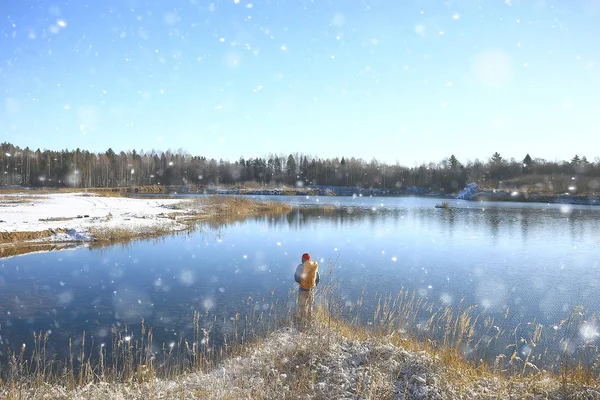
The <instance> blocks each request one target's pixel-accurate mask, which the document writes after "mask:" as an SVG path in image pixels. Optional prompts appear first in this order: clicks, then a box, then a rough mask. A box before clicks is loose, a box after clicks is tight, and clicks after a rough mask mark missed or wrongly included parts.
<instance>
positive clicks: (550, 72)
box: [0, 0, 600, 166]
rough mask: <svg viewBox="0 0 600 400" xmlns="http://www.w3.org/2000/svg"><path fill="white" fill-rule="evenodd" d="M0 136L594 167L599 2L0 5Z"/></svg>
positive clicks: (599, 90)
mask: <svg viewBox="0 0 600 400" xmlns="http://www.w3.org/2000/svg"><path fill="white" fill-rule="evenodd" d="M0 93H1V96H0V100H1V101H2V102H1V103H0V141H9V142H12V143H14V144H17V145H19V146H22V147H25V146H29V147H31V148H34V149H35V148H38V147H39V148H42V149H44V148H48V149H54V150H59V149H63V148H69V149H73V148H76V147H80V148H82V149H88V150H91V151H105V150H106V149H107V148H108V147H112V148H113V149H115V150H124V149H134V148H135V149H137V150H140V149H143V150H151V149H156V150H167V149H169V148H170V149H172V150H176V149H179V148H184V149H185V150H187V151H188V152H189V153H191V154H194V155H204V156H207V157H215V158H217V159H218V158H226V159H229V160H236V159H238V158H239V157H240V156H244V157H246V158H247V157H256V156H265V155H267V154H268V153H277V154H279V153H281V154H288V153H291V152H301V153H305V154H310V155H315V156H319V157H335V156H339V157H341V156H346V157H352V156H353V157H361V158H364V159H367V160H368V159H371V158H372V157H375V158H377V159H379V160H381V161H386V162H396V161H399V162H400V163H401V164H404V165H409V166H410V165H414V163H416V162H418V163H420V162H422V161H426V162H429V161H439V160H440V159H442V158H443V157H447V156H449V155H450V154H452V153H453V154H455V155H456V156H457V157H458V158H459V160H461V161H466V160H468V159H475V158H480V159H487V158H488V157H489V156H490V155H491V154H492V153H493V152H494V151H499V152H500V153H501V154H502V155H504V156H505V157H508V158H510V157H515V158H518V159H522V158H523V157H524V155H525V154H526V153H530V154H531V155H532V157H543V158H547V159H550V160H554V159H567V158H568V159H570V158H571V157H572V156H573V155H574V154H575V153H578V154H579V155H580V156H581V155H586V156H587V157H588V158H589V159H590V160H591V159H593V158H594V157H596V156H600V0H568V1H567V0H560V1H559V0H555V1H552V0H486V1H483V0H481V1H477V0H449V1H445V2H444V1H440V0H436V1H433V0H431V1H419V0H329V1H326V0H313V1H308V0H279V1H275V0H266V1H264V0H257V1H252V0H214V1H210V0H209V1H205V0H186V1H181V0H173V1H166V0H165V1H162V0H148V1H139V0H81V1H79V0H78V1H75V0H71V1H59V0H56V1H45V0H39V1H30V0H2V1H1V2H0Z"/></svg>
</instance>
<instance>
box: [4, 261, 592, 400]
mask: <svg viewBox="0 0 600 400" xmlns="http://www.w3.org/2000/svg"><path fill="white" fill-rule="evenodd" d="M334 264H335V263H329V264H328V265H329V269H328V270H327V271H322V273H323V275H324V276H323V277H322V279H323V281H325V283H324V284H323V287H321V288H320V289H319V290H318V293H317V299H318V301H317V305H318V307H317V309H316V312H315V313H314V317H313V320H312V322H311V323H310V324H309V326H308V327H307V326H306V325H304V324H301V325H298V324H297V323H296V321H295V320H294V318H291V317H290V316H292V315H293V310H292V309H291V307H292V306H290V305H289V304H290V303H289V302H287V303H286V304H288V305H287V306H283V307H279V308H278V307H277V304H276V303H277V302H276V301H274V300H273V299H272V300H271V307H270V308H269V309H268V310H267V311H257V312H251V313H248V314H247V315H246V316H245V317H241V316H240V314H236V317H235V320H234V321H233V327H232V330H231V333H229V334H228V335H226V337H224V342H223V345H221V346H219V347H217V346H215V345H214V341H213V340H212V337H211V332H212V330H213V328H215V327H216V326H217V324H218V321H217V320H216V319H211V318H206V315H205V314H199V313H197V312H196V313H194V316H193V321H192V325H193V326H194V333H193V335H192V337H190V338H187V339H186V338H181V339H180V340H179V342H178V343H176V344H174V345H173V346H168V345H166V344H162V346H160V347H161V350H160V351H158V352H156V351H153V350H152V344H153V335H152V330H151V329H147V328H146V327H145V326H144V323H143V321H142V326H141V328H140V329H139V330H130V329H129V328H125V329H124V330H119V329H116V328H113V331H112V340H111V344H110V346H107V347H106V348H105V350H103V351H100V352H99V354H90V353H86V352H85V346H84V345H82V346H80V348H77V349H76V348H72V349H71V351H70V354H71V355H70V356H69V358H68V359H67V360H62V361H61V360H55V359H54V358H53V357H52V356H51V355H48V354H46V346H45V343H46V340H47V335H45V334H43V333H42V332H40V333H38V334H37V336H36V340H35V343H36V344H35V346H34V347H35V349H34V352H33V355H32V356H31V357H29V358H27V359H26V358H25V356H24V354H23V352H21V353H15V354H11V355H10V356H9V363H8V365H3V366H2V370H1V371H0V372H1V374H0V376H1V377H2V378H1V380H0V396H4V397H3V398H8V399H17V398H18V399H20V398H65V399H76V398H86V399H123V398H144V399H170V398H182V399H193V398H211V399H212V398H215V399H242V398H244V399H245V398H252V399H273V398H280V399H298V398H312V399H338V398H357V399H358V398H360V399H421V398H423V399H429V398H432V399H438V398H439V399H488V398H502V399H504V398H507V399H522V398H530V399H535V398H540V399H597V398H600V379H599V376H598V370H597V365H598V352H597V350H596V349H595V348H594V349H592V348H591V347H590V346H587V345H583V346H581V348H580V349H578V350H577V351H574V350H573V349H571V351H570V352H563V353H562V358H561V360H560V363H558V364H554V365H549V364H545V363H546V362H547V361H548V360H547V359H546V358H545V357H543V355H544V354H545V353H546V352H547V350H548V347H547V346H548V343H547V342H544V334H545V333H544V332H543V330H542V329H541V328H540V327H539V325H537V324H528V326H530V328H526V329H523V330H520V328H519V327H517V328H515V329H514V330H511V331H505V330H502V329H501V328H497V327H496V325H495V324H494V321H493V319H490V318H483V317H481V314H479V313H477V312H476V307H466V306H464V307H463V306H462V305H461V304H459V305H457V306H456V307H454V308H453V307H449V306H445V305H442V304H436V303H430V302H427V301H426V300H424V299H423V298H421V297H420V296H418V295H417V294H416V293H415V292H411V291H405V290H401V291H400V292H399V293H398V294H396V295H386V296H381V297H378V298H375V299H373V300H374V301H375V304H377V306H376V307H375V309H374V312H373V314H372V315H370V316H369V317H368V318H367V319H365V320H364V321H362V320H361V318H364V313H363V312H362V311H363V299H362V297H361V298H360V299H358V301H357V302H356V303H355V304H353V306H352V307H351V309H350V310H348V309H347V308H348V307H347V306H346V305H345V304H344V303H342V302H341V300H340V299H339V297H338V293H339V291H338V289H337V286H336V284H335V283H334V281H333V280H332V275H333V265H334ZM325 275H328V276H325ZM290 294H291V295H294V294H295V292H291V293H290ZM272 295H273V293H272ZM267 301H268V300H267ZM276 310H279V311H276ZM424 313H427V315H429V318H428V319H427V320H424ZM507 314H508V312H507ZM210 321H212V322H210ZM418 321H421V322H419V323H417V322H418ZM207 322H210V323H208V324H207ZM590 322H591V323H594V322H595V321H594V320H593V319H592V318H586V317H585V315H584V313H583V310H582V309H581V308H576V309H575V310H573V313H571V315H570V316H569V317H568V318H567V319H565V320H564V321H561V323H560V324H559V326H558V329H552V331H553V332H554V334H553V336H552V337H551V338H548V339H549V340H550V339H551V340H554V343H559V344H565V343H570V342H572V341H573V340H574V339H575V337H576V336H577V334H578V332H580V329H581V327H582V326H583V324H586V323H590ZM282 327H283V329H282ZM486 328H489V329H488V330H486ZM528 329H531V331H529V330H528ZM490 332H495V336H490V335H489V333H490ZM502 337H504V338H508V339H509V340H513V341H514V342H515V344H514V345H511V346H508V347H507V350H508V351H509V355H510V356H509V357H507V358H505V357H502V356H496V357H494V356H495V354H491V356H492V359H493V360H494V362H493V363H491V364H490V363H488V362H487V361H486V360H487V359H489V357H486V355H485V354H486V352H492V351H493V350H492V349H493V344H494V342H498V343H502V340H501V338H502ZM261 338H263V339H261ZM86 340H87V339H86V336H85V333H84V334H83V335H82V340H81V342H83V343H85V342H86ZM523 341H524V343H525V344H527V345H528V346H530V347H531V348H532V349H536V351H535V352H534V351H532V352H530V353H528V354H527V355H526V356H524V355H523V353H522V352H520V351H517V350H516V347H517V346H516V344H518V343H523ZM544 347H546V350H544ZM579 350H581V352H580V351H579ZM488 356H489V354H488ZM583 356H586V358H584V357H583Z"/></svg>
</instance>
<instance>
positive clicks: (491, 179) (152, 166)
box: [0, 143, 600, 193]
mask: <svg viewBox="0 0 600 400" xmlns="http://www.w3.org/2000/svg"><path fill="white" fill-rule="evenodd" d="M1 147H2V152H1V153H0V170H1V171H2V173H1V174H0V185H1V186H16V185H20V186H29V187H80V188H88V187H122V186H143V185H164V186H181V185H198V186H199V187H207V186H212V185H239V184H242V185H243V184H250V183H252V184H255V185H256V184H258V185H260V186H263V185H264V186H267V185H282V184H284V185H290V186H311V185H327V186H358V187H364V188H377V189H400V190H402V189H405V188H407V187H419V188H424V189H427V190H431V191H441V192H445V193H453V192H456V191H458V190H461V189H462V188H463V187H464V186H465V185H466V184H467V183H470V182H475V183H477V184H479V185H480V186H482V187H488V188H497V187H501V186H503V185H504V186H506V187H508V186H511V185H513V186H514V185H516V186H519V185H523V184H526V185H537V186H538V187H539V188H540V189H543V190H544V191H551V192H555V193H561V192H565V191H570V192H571V193H573V192H595V191H596V190H597V189H598V186H599V182H600V180H599V179H598V178H600V160H599V159H598V158H596V160H595V161H594V162H590V161H588V160H587V158H586V157H579V156H578V155H575V156H574V157H573V158H572V159H571V160H569V161H561V162H557V161H548V160H544V159H541V158H532V157H531V156H530V155H529V154H527V155H525V156H524V158H523V159H522V160H515V159H514V158H511V159H509V160H508V159H505V158H503V157H502V156H501V155H500V154H499V153H497V152H496V153H494V154H493V155H492V156H491V157H490V158H489V159H488V160H485V161H480V160H478V159H475V160H474V161H468V162H467V163H464V164H463V163H461V162H460V161H459V160H458V159H457V158H456V157H455V156H454V155H450V156H449V157H448V158H445V159H443V160H441V161H439V162H437V163H433V162H431V163H429V164H422V165H420V166H417V167H406V166H403V165H400V164H398V163H397V164H386V163H382V162H379V161H377V160H375V159H373V160H371V161H365V160H363V159H360V158H354V157H352V158H345V157H341V158H328V159H324V158H318V157H312V156H309V155H304V154H289V155H287V156H283V155H274V154H272V155H269V156H267V157H264V158H263V157H257V158H249V159H244V158H240V159H239V160H237V161H234V162H231V161H228V160H216V159H214V158H211V159H208V158H206V157H202V156H192V155H190V154H189V153H187V152H185V151H183V150H178V151H175V152H172V151H165V152H156V151H154V150H153V151H151V152H144V151H140V152H139V153H138V152H137V151H136V150H133V151H127V152H124V151H121V152H119V153H116V152H114V151H113V150H112V149H110V148H109V149H108V150H107V151H106V152H104V153H92V152H89V151H86V150H80V149H76V150H62V151H51V150H40V149H37V150H35V151H33V150H30V149H29V148H25V149H21V148H19V147H18V146H14V145H12V144H10V143H2V144H1ZM540 185H541V186H544V187H543V188H541V187H540Z"/></svg>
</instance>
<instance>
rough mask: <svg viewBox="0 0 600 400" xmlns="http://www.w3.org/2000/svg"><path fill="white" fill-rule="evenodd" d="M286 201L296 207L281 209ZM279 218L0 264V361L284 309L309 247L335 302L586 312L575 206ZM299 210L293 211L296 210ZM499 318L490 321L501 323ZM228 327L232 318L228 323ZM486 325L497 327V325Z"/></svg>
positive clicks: (594, 213)
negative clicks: (43, 336)
mask: <svg viewBox="0 0 600 400" xmlns="http://www.w3.org/2000/svg"><path fill="white" fill-rule="evenodd" d="M294 201H297V199H294ZM310 201H312V199H309V200H308V201H307V204H305V205H307V206H310V207H309V208H306V209H301V208H298V207H297V208H295V209H294V211H292V212H291V213H289V214H287V215H269V216H260V217H252V218H250V219H246V220H227V221H221V222H220V223H212V224H201V225H199V227H198V229H197V230H195V231H190V232H185V233H181V234H178V235H174V236H168V237H163V238H160V239H153V240H151V241H137V242H133V243H129V244H127V245H119V246H111V247H105V248H100V249H83V250H72V251H67V252H51V253H45V254H31V255H27V256H22V257H16V258H11V259H6V260H2V261H1V264H0V325H1V328H0V336H1V338H0V355H2V354H4V355H5V354H6V349H7V348H13V349H17V348H19V346H20V343H22V342H24V341H25V342H27V341H31V338H32V333H33V332H34V331H40V330H42V331H46V330H49V331H51V332H52V334H51V335H50V343H51V344H52V346H53V348H54V349H55V350H56V351H58V352H59V355H60V354H65V353H64V352H65V351H66V350H65V349H66V345H67V343H68V338H69V337H75V336H78V335H79V334H80V333H81V332H82V331H84V330H85V331H87V332H88V333H89V334H91V335H93V337H94V343H95V345H99V344H100V343H102V342H105V341H107V340H109V336H110V332H111V329H112V327H113V325H114V326H116V327H118V328H123V327H124V326H125V325H129V326H130V327H131V329H134V330H135V329H139V326H140V323H141V319H142V318H144V319H145V323H146V325H147V326H152V327H153V329H154V332H155V339H156V342H157V343H162V342H165V343H169V342H172V341H177V340H179V338H181V337H182V336H186V337H187V336H189V335H191V334H193V323H192V322H193V315H194V311H198V312H200V314H201V316H202V318H201V320H200V324H201V326H202V327H205V328H206V329H209V328H211V329H212V331H211V332H213V335H216V336H217V337H218V336H219V335H222V334H225V333H228V332H229V333H230V332H233V331H234V330H235V329H234V328H235V326H236V324H237V322H235V321H239V319H240V318H242V319H243V318H244V316H245V315H249V314H250V313H254V314H255V315H256V314H257V313H271V312H273V309H274V307H276V308H278V309H281V310H285V309H288V308H289V306H290V303H293V301H294V297H293V296H291V297H290V296H289V291H290V290H293V288H294V282H293V271H294V268H295V266H296V264H297V260H298V256H299V254H302V253H303V252H305V251H310V253H311V254H313V255H315V256H316V258H317V259H319V260H322V263H321V264H322V265H323V266H325V265H327V260H334V259H336V258H337V257H339V260H338V262H337V264H336V265H335V266H334V269H333V272H332V276H333V279H334V281H335V282H336V284H337V288H338V292H337V295H338V296H339V298H340V301H342V304H345V305H353V304H357V302H358V299H359V298H361V297H362V298H364V306H363V310H362V311H363V312H364V313H365V315H367V316H368V315H369V314H370V315H373V314H372V313H373V310H374V309H375V308H376V306H377V303H376V302H375V300H374V299H375V298H376V294H385V293H392V294H395V293H398V292H399V291H400V289H401V288H406V289H407V290H411V291H414V293H416V295H417V296H418V297H419V298H421V299H423V301H425V302H429V303H432V302H437V303H441V304H443V305H444V306H452V307H457V306H458V305H459V304H461V301H462V304H463V305H465V306H468V305H474V304H478V305H479V308H478V312H481V313H482V314H484V315H486V316H491V317H494V318H497V320H498V321H502V323H504V324H506V325H507V326H508V325H512V326H516V325H518V324H519V323H522V322H524V321H525V322H528V321H532V320H534V319H535V320H536V321H539V323H541V324H544V325H549V324H554V323H557V322H558V321H560V320H561V319H563V318H565V315H568V313H569V311H570V310H571V309H572V308H573V307H574V306H575V305H579V304H581V305H584V306H585V307H586V309H588V310H592V311H594V310H598V309H600V304H598V302H599V299H598V298H597V296H595V295H594V293H597V291H598V290H600V269H599V268H598V267H599V264H598V263H599V261H598V258H597V250H596V249H597V245H598V237H597V235H596V234H595V229H596V228H597V226H599V225H598V223H599V222H600V212H599V210H596V209H593V208H585V207H571V206H568V207H564V206H547V205H514V204H507V205H502V204H490V203H465V202H451V207H452V208H450V209H447V210H444V209H436V208H434V207H433V205H434V204H435V202H436V200H434V199H390V198H386V199H385V201H382V200H380V199H359V200H353V199H333V200H330V202H329V203H327V202H326V201H325V199H324V200H322V201H321V202H320V203H321V205H323V204H324V206H322V207H316V206H315V204H314V202H310ZM299 205H302V204H299ZM505 314H506V315H507V317H504V315H505ZM236 318H237V319H236ZM498 323H500V322H498Z"/></svg>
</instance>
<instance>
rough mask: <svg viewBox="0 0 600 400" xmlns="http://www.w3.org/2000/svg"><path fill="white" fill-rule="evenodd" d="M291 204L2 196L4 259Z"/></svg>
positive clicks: (147, 234)
mask: <svg viewBox="0 0 600 400" xmlns="http://www.w3.org/2000/svg"><path fill="white" fill-rule="evenodd" d="M289 211H291V207H290V206H288V205H282V204H279V203H271V202H257V201H253V200H251V199H240V198H233V197H222V196H218V197H216V198H215V197H210V198H196V199H192V200H181V199H147V198H144V199H140V198H131V197H120V196H116V197H113V196H100V195H96V194H90V193H50V194H35V193H15V194H4V195H0V257H7V256H12V255H18V254H24V253H29V252H33V251H49V250H55V249H64V248H68V247H74V246H77V245H86V244H89V243H99V242H101V243H102V242H104V243H110V242H123V241H128V240H132V239H136V238H143V237H156V236H161V235H164V234H168V233H172V232H178V231H185V230H188V229H190V228H191V227H192V226H193V225H194V224H195V223H196V222H201V221H212V220H215V221H217V220H223V219H224V218H227V217H230V218H244V217H247V216H249V215H256V214H266V213H285V212H289Z"/></svg>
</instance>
